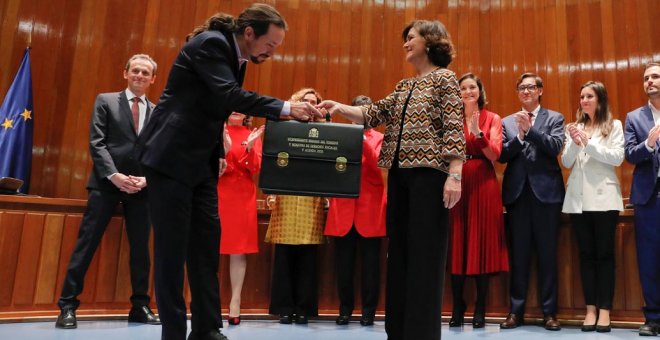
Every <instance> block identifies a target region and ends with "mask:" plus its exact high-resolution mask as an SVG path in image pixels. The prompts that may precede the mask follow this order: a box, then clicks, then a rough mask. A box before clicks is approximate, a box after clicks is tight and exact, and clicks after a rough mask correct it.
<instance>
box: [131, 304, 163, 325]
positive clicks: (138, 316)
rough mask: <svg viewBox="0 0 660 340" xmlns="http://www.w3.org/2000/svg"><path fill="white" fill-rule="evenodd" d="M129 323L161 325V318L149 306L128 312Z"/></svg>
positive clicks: (135, 308)
mask: <svg viewBox="0 0 660 340" xmlns="http://www.w3.org/2000/svg"><path fill="white" fill-rule="evenodd" d="M128 322H139V323H146V324H149V325H160V318H159V317H157V316H156V315H155V314H154V312H152V311H151V309H150V308H149V306H142V307H133V308H131V311H130V312H128Z"/></svg>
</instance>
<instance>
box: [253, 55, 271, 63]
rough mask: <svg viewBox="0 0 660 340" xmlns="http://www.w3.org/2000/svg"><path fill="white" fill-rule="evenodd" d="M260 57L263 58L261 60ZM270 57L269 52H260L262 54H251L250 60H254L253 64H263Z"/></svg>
mask: <svg viewBox="0 0 660 340" xmlns="http://www.w3.org/2000/svg"><path fill="white" fill-rule="evenodd" d="M259 57H263V59H261V60H259ZM269 57H270V56H269V55H268V54H260V55H257V56H254V55H251V56H250V61H252V63H253V64H261V63H263V62H264V61H266V59H268V58H269Z"/></svg>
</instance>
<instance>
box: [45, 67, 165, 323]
mask: <svg viewBox="0 0 660 340" xmlns="http://www.w3.org/2000/svg"><path fill="white" fill-rule="evenodd" d="M156 67H157V65H156V62H154V61H153V59H151V58H150V57H149V56H148V55H146V54H136V55H134V56H132V57H131V58H130V59H129V60H128V62H127V63H126V68H125V70H124V79H126V80H127V82H128V87H127V89H126V90H124V91H121V92H113V93H102V94H99V95H98V96H97V97H96V102H95V104H94V111H93V112H92V121H91V126H90V134H89V135H90V138H89V149H90V153H91V157H92V161H93V162H94V167H93V171H92V173H91V174H90V176H89V182H88V183H87V190H88V199H87V209H85V214H84V215H83V219H82V223H81V225H80V231H79V234H78V240H77V241H76V245H75V248H74V250H73V253H72V254H71V260H70V261H69V266H68V268H67V272H66V277H65V279H64V285H63V287H62V295H61V296H60V299H59V301H58V302H57V304H58V306H59V307H60V310H61V312H60V315H59V316H58V317H57V322H56V323H55V327H57V328H66V329H70V328H76V327H77V323H76V309H77V308H78V306H79V305H80V301H79V300H78V299H77V296H78V295H80V293H81V292H82V290H83V284H84V278H85V273H86V272H87V269H88V268H89V264H90V262H91V260H92V257H93V256H94V253H95V252H96V248H97V247H98V245H99V243H100V241H101V238H102V236H103V233H104V232H105V229H106V227H107V225H108V222H109V221H110V218H111V217H112V214H113V213H114V211H115V210H116V209H117V205H118V204H119V203H121V204H122V208H123V211H124V218H125V222H126V232H127V235H128V241H129V244H130V268H131V286H132V288H133V295H132V296H131V304H132V306H133V307H132V308H131V311H130V312H129V316H128V321H129V322H140V323H147V324H160V320H159V319H158V317H157V316H155V315H154V314H153V312H152V311H151V309H149V300H150V297H149V295H148V294H147V290H148V289H149V268H150V265H151V264H150V260H149V251H148V243H149V231H150V222H149V215H148V211H147V195H146V194H147V193H146V190H145V187H146V186H147V182H146V179H145V177H144V176H143V175H142V174H141V171H140V165H139V164H138V162H137V160H135V159H134V158H133V147H134V144H135V141H136V140H137V137H138V135H139V133H140V130H141V128H142V127H143V126H144V125H145V124H146V122H147V121H148V119H149V114H150V113H151V111H152V109H153V103H151V102H149V101H148V100H147V98H146V96H145V93H146V91H147V89H148V88H149V86H150V85H151V84H153V82H154V80H155V78H156Z"/></svg>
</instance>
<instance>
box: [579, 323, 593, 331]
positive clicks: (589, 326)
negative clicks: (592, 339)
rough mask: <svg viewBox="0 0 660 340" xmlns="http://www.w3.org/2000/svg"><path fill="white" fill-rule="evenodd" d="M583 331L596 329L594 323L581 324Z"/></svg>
mask: <svg viewBox="0 0 660 340" xmlns="http://www.w3.org/2000/svg"><path fill="white" fill-rule="evenodd" d="M580 330H582V331H583V332H593V331H595V330H596V324H593V325H585V324H583V325H582V328H580Z"/></svg>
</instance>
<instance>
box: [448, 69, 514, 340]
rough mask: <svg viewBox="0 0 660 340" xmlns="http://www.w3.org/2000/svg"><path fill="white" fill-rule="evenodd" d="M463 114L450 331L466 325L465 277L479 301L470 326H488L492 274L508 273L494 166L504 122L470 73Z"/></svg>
mask: <svg viewBox="0 0 660 340" xmlns="http://www.w3.org/2000/svg"><path fill="white" fill-rule="evenodd" d="M458 82H459V86H460V89H461V97H462V100H463V105H464V110H465V115H464V117H465V121H464V133H465V142H466V143H465V146H466V148H465V154H466V155H465V156H466V162H465V164H464V165H463V181H462V197H461V200H460V201H459V202H458V203H457V204H456V206H454V208H452V209H451V211H450V221H451V228H450V238H449V259H450V262H449V265H450V270H451V283H452V293H453V300H454V306H453V311H452V316H451V320H450V321H449V326H450V327H459V326H461V325H462V324H463V315H464V313H465V309H466V306H465V302H464V301H463V286H464V283H465V277H466V276H471V277H474V278H475V281H476V286H477V301H476V305H475V308H474V315H473V318H472V326H473V327H474V328H481V327H484V325H485V316H486V295H487V292H488V280H489V274H493V273H497V272H502V271H508V270H509V260H508V255H507V249H506V241H505V237H504V216H503V214H502V199H501V195H500V188H499V184H498V182H497V177H496V176H495V169H494V167H493V162H494V161H495V160H497V158H498V157H499V156H500V153H501V151H502V121H501V119H500V116H498V115H497V114H495V113H493V112H490V111H488V110H486V109H484V105H485V104H486V92H485V90H484V87H483V84H482V83H481V80H480V79H479V78H478V77H477V76H475V75H474V74H472V73H467V74H465V75H463V76H462V77H461V78H460V79H459V81H458Z"/></svg>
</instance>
